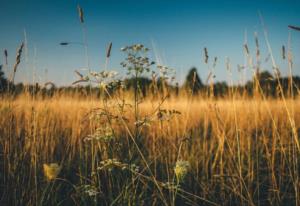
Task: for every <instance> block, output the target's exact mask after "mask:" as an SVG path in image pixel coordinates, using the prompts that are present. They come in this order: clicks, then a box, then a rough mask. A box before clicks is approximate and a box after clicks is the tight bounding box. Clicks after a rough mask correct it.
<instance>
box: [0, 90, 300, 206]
mask: <svg viewBox="0 0 300 206" xmlns="http://www.w3.org/2000/svg"><path fill="white" fill-rule="evenodd" d="M130 99H132V98H130ZM130 99H129V98H128V99H127V100H126V102H125V103H124V102H121V100H120V99H116V97H111V98H108V99H106V100H105V101H102V100H97V99H92V100H83V99H72V98H67V97H57V98H50V99H44V100H43V99H33V98H32V97H29V96H21V97H19V98H17V99H14V100H9V99H5V98H3V99H2V100H1V101H0V143H1V144H0V152H1V156H0V158H1V165H0V168H1V173H0V174H1V176H0V180H1V187H0V192H1V201H0V202H1V204H3V205H4V204H8V205H299V204H300V196H299V195H300V181H299V174H300V167H299V161H300V148H299V133H300V110H299V108H300V107H299V106H300V101H299V99H294V100H289V99H284V100H279V99H277V100H276V99H268V100H266V99H258V98H256V99H252V98H235V97H232V98H227V99H219V100H213V99H211V100H209V99H201V98H197V97H178V98H175V97H174V98H173V97H171V98H168V99H166V100H165V101H164V102H161V101H156V100H153V99H145V100H143V101H142V102H140V104H139V109H138V114H136V112H135V109H134V108H135V103H134V102H132V101H130ZM136 115H138V117H139V118H138V119H139V121H136V119H135V117H136ZM51 163H52V164H51Z"/></svg>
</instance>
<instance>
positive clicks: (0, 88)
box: [0, 65, 7, 93]
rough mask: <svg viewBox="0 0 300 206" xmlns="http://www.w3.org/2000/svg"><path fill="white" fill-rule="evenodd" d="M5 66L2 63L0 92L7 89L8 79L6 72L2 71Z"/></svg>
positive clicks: (0, 68) (0, 66) (0, 67)
mask: <svg viewBox="0 0 300 206" xmlns="http://www.w3.org/2000/svg"><path fill="white" fill-rule="evenodd" d="M2 68H3V66H2V65H0V93H3V92H4V91H6V88H7V79H6V78H5V75H4V72H3V71H2Z"/></svg>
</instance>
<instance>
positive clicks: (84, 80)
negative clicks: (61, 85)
mask: <svg viewBox="0 0 300 206" xmlns="http://www.w3.org/2000/svg"><path fill="white" fill-rule="evenodd" d="M81 82H88V80H86V79H80V80H77V81H75V82H73V83H72V85H74V84H78V83H81Z"/></svg>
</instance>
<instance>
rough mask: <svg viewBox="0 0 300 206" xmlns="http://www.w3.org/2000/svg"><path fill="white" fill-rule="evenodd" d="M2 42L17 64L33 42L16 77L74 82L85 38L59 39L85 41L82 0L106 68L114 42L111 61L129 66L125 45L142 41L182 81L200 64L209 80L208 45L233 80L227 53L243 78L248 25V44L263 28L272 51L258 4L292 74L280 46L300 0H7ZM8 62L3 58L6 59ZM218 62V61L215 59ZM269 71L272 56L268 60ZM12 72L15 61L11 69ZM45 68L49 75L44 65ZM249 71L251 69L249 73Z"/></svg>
mask: <svg viewBox="0 0 300 206" xmlns="http://www.w3.org/2000/svg"><path fill="white" fill-rule="evenodd" d="M0 3H1V8H0V25H1V32H0V49H1V53H3V50H4V49H7V50H8V53H9V63H10V65H12V64H13V63H14V59H15V53H16V49H17V47H18V45H19V44H20V43H21V42H22V41H23V40H24V30H25V31H26V36H27V41H28V52H26V54H27V55H26V57H25V55H23V58H22V62H21V64H20V68H19V71H18V73H17V76H16V78H17V81H32V78H33V72H34V71H35V73H36V75H35V77H36V80H38V81H39V82H41V83H42V82H44V81H45V80H51V81H53V82H55V83H57V84H58V85H69V84H71V82H72V81H73V80H75V79H76V76H75V75H74V72H73V71H74V70H75V69H80V68H84V67H85V65H86V63H85V52H84V48H83V47H82V46H81V45H75V44H74V45H69V46H67V47H62V46H60V45H59V42H62V41H71V42H82V41H83V39H82V30H81V25H80V23H79V18H78V13H77V4H78V3H79V4H80V5H81V7H82V8H83V10H84V17H85V26H86V29H87V41H88V52H89V59H90V65H91V69H92V70H96V71H99V70H101V69H103V67H104V62H105V50H106V46H107V45H108V44H109V42H113V48H112V56H111V61H110V63H109V65H108V67H109V68H111V69H113V70H117V71H119V72H121V73H122V72H123V69H122V68H121V67H120V66H119V63H120V62H121V61H122V59H123V58H124V55H123V54H122V53H121V52H120V48H121V47H123V46H125V45H130V44H134V43H142V44H144V45H146V46H147V47H149V48H150V49H152V52H150V54H149V55H150V56H151V57H153V58H154V59H155V60H156V57H159V61H160V63H161V64H164V65H168V66H170V67H172V68H174V69H175V70H176V73H177V81H179V82H182V81H183V79H184V78H185V75H186V73H187V71H188V69H190V68H191V67H192V66H195V67H197V68H198V72H199V74H200V77H201V79H202V80H203V81H205V79H206V77H207V75H208V68H207V66H206V65H205V64H204V62H203V48H204V47H207V48H208V52H209V56H210V60H211V61H212V59H213V58H214V57H215V56H217V57H218V63H217V67H216V70H215V73H216V79H217V80H218V81H223V80H228V78H229V76H228V73H227V72H226V69H225V61H226V57H229V58H230V61H231V65H232V70H233V79H234V81H235V82H237V81H238V76H239V74H238V73H237V69H236V68H237V64H243V63H244V55H243V43H244V36H245V31H247V37H248V43H249V48H250V51H251V53H252V54H254V52H255V51H254V49H255V44H254V35H253V34H254V32H257V33H258V36H259V40H260V46H261V50H262V51H261V52H262V57H263V59H264V58H265V57H267V55H268V52H267V49H266V44H265V40H264V36H263V31H262V26H261V23H260V19H259V16H258V11H260V12H261V13H262V15H263V18H264V21H265V24H266V27H267V29H268V34H269V40H270V43H271V46H272V50H273V52H274V56H275V59H276V63H277V64H278V65H279V66H280V70H281V72H282V73H283V74H286V73H287V71H288V69H287V63H286V62H284V61H282V59H281V47H282V45H287V41H288V35H289V30H288V28H287V25H289V24H292V25H298V26H300V1H292V0H291V1H289V0H273V1H272V0H252V1H250V0H249V1H246V0H245V1H244V0H243V1H221V0H210V1H208V0H207V1H200V0H199V1H192V0H189V1H188V0H187V1H183V0H182V1H178V0H152V1H150V0H148V1H146V0H140V1H134V0H132V1H129V0H122V1H121V0H119V1H117V0H109V1H95V0H85V1H83V0H82V1H75V0H72V1H71V0H51V1H50V0H49V1H47V0H39V1H38V0H22V1H21V0H18V1H17V0H1V2H0ZM291 37H292V41H291V43H292V51H293V57H294V73H295V74H297V75H300V68H299V66H300V32H297V31H292V32H291ZM0 60H1V62H0V64H1V63H3V60H2V58H1V59H0ZM211 64H212V62H211ZM262 66H263V68H264V69H268V70H271V68H272V67H271V63H270V62H268V63H264V64H263V65H262ZM8 69H9V70H10V71H11V66H10V67H9V68H8ZM46 70H47V71H48V72H47V75H46V72H45V71H46ZM250 74H251V72H250V71H246V75H247V78H250V77H251V76H250Z"/></svg>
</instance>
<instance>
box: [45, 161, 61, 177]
mask: <svg viewBox="0 0 300 206" xmlns="http://www.w3.org/2000/svg"><path fill="white" fill-rule="evenodd" d="M43 167H44V175H45V177H46V178H47V180H48V181H51V180H54V179H55V178H56V177H57V175H58V174H59V172H60V170H61V167H60V166H59V165H58V164H57V163H51V164H43Z"/></svg>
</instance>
